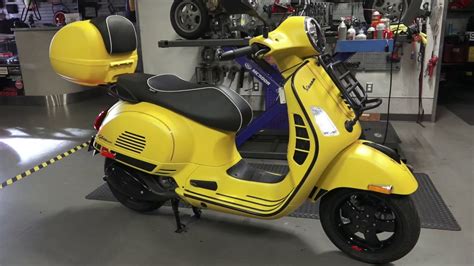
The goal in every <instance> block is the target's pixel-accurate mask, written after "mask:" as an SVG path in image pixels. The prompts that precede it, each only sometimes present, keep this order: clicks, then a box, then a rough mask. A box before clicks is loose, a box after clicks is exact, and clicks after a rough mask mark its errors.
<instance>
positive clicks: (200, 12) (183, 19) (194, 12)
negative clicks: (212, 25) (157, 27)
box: [170, 0, 209, 40]
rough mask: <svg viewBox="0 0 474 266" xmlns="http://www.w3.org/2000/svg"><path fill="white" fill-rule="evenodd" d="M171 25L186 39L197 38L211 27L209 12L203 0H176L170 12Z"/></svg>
mask: <svg viewBox="0 0 474 266" xmlns="http://www.w3.org/2000/svg"><path fill="white" fill-rule="evenodd" d="M170 19H171V25H172V26H173V29H174V30H175V31H176V33H177V34H178V35H179V36H181V37H183V38H185V39H190V40H193V39H197V38H200V37H202V36H203V35H204V33H206V32H207V30H208V28H209V12H208V10H207V8H206V5H205V4H204V3H203V1H202V0H175V1H174V2H173V4H172V6H171V12H170Z"/></svg>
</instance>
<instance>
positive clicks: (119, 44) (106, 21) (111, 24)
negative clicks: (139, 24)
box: [90, 15, 137, 55]
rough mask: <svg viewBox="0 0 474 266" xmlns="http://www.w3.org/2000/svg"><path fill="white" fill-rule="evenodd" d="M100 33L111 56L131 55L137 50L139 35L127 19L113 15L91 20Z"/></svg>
mask: <svg viewBox="0 0 474 266" xmlns="http://www.w3.org/2000/svg"><path fill="white" fill-rule="evenodd" d="M90 23H92V24H93V25H94V26H95V27H96V28H97V29H98V30H99V32H100V34H101V36H102V39H103V40H104V44H105V48H106V49H107V52H109V54H111V55H112V54H120V53H130V52H133V51H135V50H136V49H137V33H136V31H135V26H134V25H133V23H132V22H131V21H130V20H128V19H127V18H125V17H122V16H117V15H111V16H108V17H97V18H94V19H91V20H90Z"/></svg>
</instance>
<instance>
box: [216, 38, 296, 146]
mask: <svg viewBox="0 0 474 266" xmlns="http://www.w3.org/2000/svg"><path fill="white" fill-rule="evenodd" d="M231 49H233V47H225V48H223V50H224V51H228V50H231ZM235 62H237V63H238V64H239V65H240V66H241V67H243V68H244V69H245V70H246V71H247V72H249V73H250V74H251V75H252V76H253V77H254V78H256V79H257V80H259V81H260V82H261V83H262V84H263V88H264V93H265V111H264V112H263V113H262V114H261V115H260V116H259V117H257V118H256V119H254V120H253V121H252V122H251V123H250V124H249V125H248V126H247V127H245V128H244V129H242V130H241V131H239V133H238V134H237V138H236V144H237V147H240V146H242V144H244V143H245V142H246V141H247V140H248V139H249V138H251V137H252V136H253V135H255V134H256V133H257V132H259V131H261V130H262V129H265V128H269V127H278V128H287V127H288V121H287V120H282V118H283V117H284V118H286V117H287V115H286V113H287V108H286V104H281V103H280V100H279V94H278V91H279V89H280V88H282V87H283V83H284V80H283V77H282V76H281V74H280V72H279V71H278V70H277V69H275V68H273V70H271V71H268V70H264V69H263V68H262V67H261V66H260V65H259V64H258V63H257V62H255V61H254V60H252V59H250V58H248V57H246V56H242V57H239V58H236V59H235ZM269 67H270V66H269ZM274 121H277V122H280V123H274V124H273V125H272V122H274ZM282 121H285V122H282ZM275 124H277V125H275Z"/></svg>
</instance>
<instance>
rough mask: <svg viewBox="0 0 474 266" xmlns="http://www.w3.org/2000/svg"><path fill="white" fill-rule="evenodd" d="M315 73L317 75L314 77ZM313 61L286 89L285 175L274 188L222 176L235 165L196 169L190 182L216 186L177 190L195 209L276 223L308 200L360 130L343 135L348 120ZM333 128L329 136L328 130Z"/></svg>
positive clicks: (309, 62) (357, 136) (286, 85)
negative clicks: (287, 122)
mask: <svg viewBox="0 0 474 266" xmlns="http://www.w3.org/2000/svg"><path fill="white" fill-rule="evenodd" d="M314 72H317V73H318V74H319V76H316V75H315V73H314ZM320 72H324V69H323V68H322V67H319V66H317V64H316V62H315V60H312V59H311V60H308V63H306V64H305V65H303V66H301V67H300V68H299V69H298V70H297V71H296V73H295V75H294V76H292V77H291V78H290V79H289V80H288V81H287V82H286V84H285V94H286V100H287V105H288V111H289V121H290V125H291V126H290V129H289V133H290V138H289V146H288V164H289V168H290V173H289V174H288V176H286V177H285V178H284V179H283V180H282V181H281V182H279V183H274V184H270V183H257V182H252V181H245V180H240V179H236V178H233V177H231V176H229V175H227V174H225V171H226V170H227V169H228V168H230V167H231V166H232V165H233V164H235V163H237V162H238V160H236V161H234V162H233V163H231V164H229V165H226V166H224V167H213V168H211V167H198V168H197V169H196V171H194V172H193V173H192V174H191V176H190V179H195V180H199V181H205V182H209V183H213V184H215V186H214V187H213V188H212V189H206V188H199V187H197V186H194V185H193V184H192V181H190V180H189V181H188V182H186V184H185V187H184V188H179V189H177V193H178V194H180V195H181V196H183V197H184V198H185V199H186V200H187V201H188V202H190V203H191V204H192V205H194V206H204V205H202V204H205V206H207V207H208V208H210V209H214V210H218V211H223V212H227V213H234V214H239V215H246V216H251V217H256V218H261V219H276V218H279V217H282V216H284V215H287V214H288V213H290V212H292V211H294V210H295V209H296V208H298V207H299V206H300V205H301V204H302V203H303V202H304V201H306V200H307V199H308V195H309V194H310V192H311V190H312V189H313V188H314V186H315V185H316V183H317V181H318V179H319V177H320V176H321V175H322V174H323V172H324V170H325V169H326V167H327V166H328V165H329V164H330V163H331V161H332V160H333V159H334V157H336V156H337V154H339V153H340V152H341V151H342V150H344V149H345V148H346V147H348V146H349V145H351V144H352V143H353V142H354V141H356V140H357V139H358V138H359V136H360V131H361V129H360V126H359V125H356V127H355V128H354V131H353V132H347V131H346V130H345V128H344V123H345V121H346V120H347V119H348V117H350V112H348V110H344V109H341V104H342V102H343V101H342V99H341V98H340V97H339V98H335V97H333V96H332V95H330V94H329V93H328V92H329V91H331V90H333V89H337V88H335V87H328V86H330V85H331V84H330V83H328V82H327V81H324V80H323V79H322V78H320V77H321V76H323V75H322V74H321V73H320ZM328 123H329V124H330V126H329V127H333V131H334V132H333V131H328V127H327V124H328Z"/></svg>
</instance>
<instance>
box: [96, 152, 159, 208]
mask: <svg viewBox="0 0 474 266" xmlns="http://www.w3.org/2000/svg"><path fill="white" fill-rule="evenodd" d="M112 164H118V163H117V162H115V161H114V160H111V159H106V160H105V164H104V170H105V169H107V168H108V167H110V166H111V165H112ZM122 167H126V166H122ZM107 185H108V186H109V188H110V191H112V194H113V195H114V197H115V198H116V199H117V200H118V202H120V203H121V204H122V205H123V206H125V207H127V208H129V209H131V210H134V211H136V212H140V213H147V212H152V211H154V210H156V209H158V208H160V207H161V206H162V205H163V204H164V203H165V201H143V200H137V199H134V198H132V197H130V196H128V195H125V194H124V193H122V192H120V191H118V190H117V189H116V188H114V187H113V186H112V185H111V184H110V183H109V182H107Z"/></svg>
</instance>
